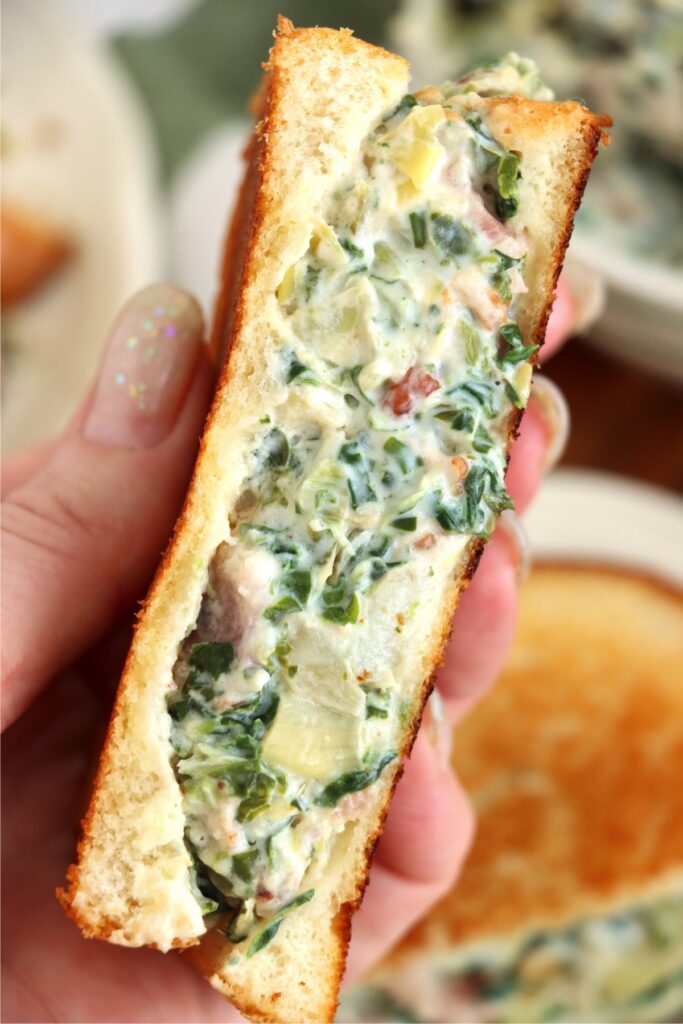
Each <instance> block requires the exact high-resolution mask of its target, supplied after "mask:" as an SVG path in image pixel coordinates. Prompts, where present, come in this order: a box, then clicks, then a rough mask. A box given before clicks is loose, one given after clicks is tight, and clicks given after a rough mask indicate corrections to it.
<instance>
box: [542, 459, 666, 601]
mask: <svg viewBox="0 0 683 1024" xmlns="http://www.w3.org/2000/svg"><path fill="white" fill-rule="evenodd" d="M524 524H525V526H526V528H527V532H528V534H529V539H530V541H531V551H532V554H533V556H534V557H536V558H544V559H562V560H568V559H571V560H577V561H589V562H597V563H600V564H603V565H605V564H611V565H619V566H624V567H628V568H632V569H637V570H644V571H647V572H649V573H651V574H654V575H656V576H659V577H661V578H662V579H665V580H668V581H670V582H672V583H677V584H678V585H680V586H683V501H681V500H680V499H679V498H677V497H676V496H675V495H674V494H671V493H669V492H668V491H663V490H660V489H659V488H656V487H650V486H646V485H645V484H641V483H635V482H634V481H632V480H627V479H625V478H624V477H619V476H613V475H611V474H608V473H598V472H592V471H590V470H576V469H562V470H556V472H554V473H552V474H551V475H550V476H549V477H548V479H547V480H546V481H545V482H544V484H543V487H542V488H541V491H540V493H539V496H538V498H537V499H536V501H535V502H534V504H533V505H532V507H531V509H530V510H529V512H528V513H527V515H526V517H525V520H524Z"/></svg>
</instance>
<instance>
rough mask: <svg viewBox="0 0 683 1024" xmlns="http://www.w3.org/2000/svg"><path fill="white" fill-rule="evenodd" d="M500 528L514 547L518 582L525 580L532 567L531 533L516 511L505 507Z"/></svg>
mask: <svg viewBox="0 0 683 1024" xmlns="http://www.w3.org/2000/svg"><path fill="white" fill-rule="evenodd" d="M498 528H499V529H500V530H502V531H503V533H504V534H505V539H506V540H507V542H508V544H509V545H510V547H511V548H512V551H513V553H514V558H515V564H516V566H517V571H516V575H517V584H518V586H519V585H520V584H521V583H523V582H524V580H525V579H526V578H527V576H528V575H529V569H530V568H531V546H530V544H529V535H528V534H527V532H526V530H525V529H524V524H523V523H522V520H521V519H520V518H519V516H518V515H517V513H516V512H513V511H512V509H509V508H508V509H505V511H504V512H502V513H501V515H500V517H499V519H498Z"/></svg>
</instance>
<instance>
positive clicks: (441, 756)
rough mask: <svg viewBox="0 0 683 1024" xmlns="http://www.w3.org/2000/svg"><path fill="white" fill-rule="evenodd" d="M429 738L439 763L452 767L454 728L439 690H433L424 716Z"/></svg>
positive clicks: (424, 725)
mask: <svg viewBox="0 0 683 1024" xmlns="http://www.w3.org/2000/svg"><path fill="white" fill-rule="evenodd" d="M422 725H423V727H424V730H425V733H426V736H427V739H428V740H429V742H430V744H431V745H432V748H433V749H434V751H435V752H436V756H437V758H438V760H439V764H441V765H443V767H444V768H447V767H450V763H451V748H452V746H453V729H452V726H451V724H450V722H449V721H448V718H447V716H446V710H445V708H444V706H443V701H442V700H441V696H440V694H439V691H438V690H432V692H431V695H430V697H429V700H428V701H427V703H426V705H425V711H424V715H423V716H422Z"/></svg>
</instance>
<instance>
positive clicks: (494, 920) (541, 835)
mask: <svg viewBox="0 0 683 1024" xmlns="http://www.w3.org/2000/svg"><path fill="white" fill-rule="evenodd" d="M682 665H683V594H681V592H680V591H677V590H675V589H674V588H673V587H671V588H670V587H669V586H668V585H665V584H662V583H661V582H659V581H657V580H653V579H650V578H648V577H647V576H641V575H637V574H635V573H631V572H628V571H620V570H617V569H612V568H609V569H608V568H602V567H599V566H587V565H571V564H570V565H540V566H538V567H536V568H534V570H533V572H532V574H531V576H530V577H529V579H528V580H527V581H526V583H525V584H524V587H523V589H522V592H521V608H520V618H519V624H518V630H517V636H516V639H515V644H514V648H513V651H512V655H511V658H510V660H509V663H508V665H507V667H506V668H505V671H504V672H503V674H502V676H501V678H500V679H499V680H498V682H497V684H496V687H495V689H494V690H492V692H491V693H490V694H489V695H488V696H487V697H486V698H485V699H484V700H483V701H482V703H481V704H480V705H479V706H478V707H477V708H476V709H475V711H474V712H473V714H472V715H471V716H469V717H468V718H467V720H466V721H464V722H463V723H462V725H461V726H459V727H458V729H457V731H456V734H455V742H454V752H453V765H454V768H455V769H456V771H457V772H458V774H459V776H460V778H461V779H462V781H463V784H464V785H465V787H466V788H467V790H468V792H469V793H470V795H471V797H472V800H473V802H474V805H475V808H476V812H477V819H478V827H477V835H476V837H475V841H474V846H473V848H472V851H471V853H470V856H469V859H468V861H467V863H466V864H465V868H464V871H463V873H462V875H461V877H460V878H459V880H458V884H457V887H455V888H453V890H452V891H451V892H450V893H449V894H448V895H447V896H446V897H444V899H443V900H442V901H441V902H440V903H439V904H438V905H437V906H436V907H435V908H434V909H433V910H432V911H431V912H430V914H429V915H427V916H426V917H425V918H424V919H423V920H422V921H421V922H420V923H419V924H418V925H417V926H416V927H415V928H414V929H413V930H412V932H410V933H409V935H408V936H407V937H406V938H405V939H404V940H403V941H402V943H401V944H400V945H399V946H398V947H397V949H396V950H394V952H393V953H392V954H390V956H389V957H388V958H387V959H386V960H385V961H384V963H383V964H381V965H380V966H379V967H378V968H377V969H376V971H375V972H374V974H373V979H372V980H373V982H374V983H375V984H377V985H378V986H379V987H380V988H383V989H384V990H385V991H388V992H390V993H391V995H392V997H393V998H394V999H395V1000H396V1001H397V1002H398V1003H401V1004H404V1005H405V1006H406V1007H407V1008H410V1009H412V1011H413V1012H414V1013H415V1014H416V1019H420V1020H422V1019H424V1020H448V1021H459V1020H467V1021H470V1020H479V1019H484V1018H482V1017H480V1016H479V1013H480V1012H481V1007H480V1005H479V999H480V997H481V993H480V992H478V991H477V987H476V984H474V985H472V984H470V985H468V982H467V980H466V978H463V975H464V974H465V973H466V972H467V969H468V968H469V967H471V966H474V967H475V968H476V971H475V972H474V973H477V972H478V975H479V978H480V979H481V981H482V988H483V987H484V978H485V975H486V972H487V970H488V971H491V972H493V971H496V970H499V971H500V972H501V974H503V973H505V968H506V967H508V973H509V972H510V968H511V967H512V965H514V963H515V960H516V959H517V958H518V956H519V952H520V950H522V949H523V948H524V946H525V944H526V943H527V942H529V941H530V940H532V939H533V938H534V937H536V938H538V937H539V936H544V935H547V936H549V938H550V940H551V941H552V937H553V935H555V936H557V937H558V938H557V940H556V946H555V948H562V941H563V940H562V938H561V936H562V935H567V934H569V935H571V933H572V931H573V933H574V934H576V932H577V928H578V927H580V925H581V922H582V921H583V920H585V921H594V920H597V921H598V923H599V922H600V921H601V919H609V918H610V917H614V916H617V917H619V916H621V929H622V931H621V934H626V932H625V928H626V922H625V918H626V915H628V914H629V913H638V912H640V910H641V909H645V910H647V909H648V907H652V906H657V905H662V904H663V903H665V902H666V901H671V902H672V904H673V905H677V906H678V907H679V910H678V918H679V920H680V906H681V900H682V899H683V788H682V787H681V786H680V765H681V763H683V715H682V714H681V710H682V709H681V702H682V701H683V694H682V691H681V666H682ZM676 900H678V904H675V901H676ZM616 923H617V924H619V921H617V922H616ZM603 934H604V936H605V937H604V938H603V942H602V944H600V942H597V944H596V945H595V946H594V947H591V948H590V949H589V951H588V961H587V962H586V961H579V960H578V959H577V958H576V957H574V959H573V968H572V972H573V973H572V974H571V982H570V997H569V998H567V993H566V992H563V991H561V983H562V976H563V975H562V970H561V969H560V970H559V971H558V974H559V978H560V992H559V995H558V991H557V989H556V990H555V992H554V994H553V995H551V996H550V997H548V994H547V993H544V992H543V988H542V986H543V982H544V979H545V980H547V981H548V982H551V981H552V978H553V972H552V963H553V961H552V959H548V961H547V962H546V973H545V975H543V974H540V975H532V974H531V973H529V974H528V981H529V990H528V991H527V992H526V993H524V992H523V991H521V990H522V989H523V988H524V973H523V971H522V972H521V974H520V975H518V976H517V983H516V984H514V985H511V986H510V990H509V991H508V992H504V991H502V990H501V991H500V993H499V994H497V995H496V996H495V997H494V998H496V999H498V998H500V999H501V1000H505V999H507V998H508V997H509V999H510V1004H509V1005H503V1003H496V1004H495V1009H492V1007H491V1006H489V1009H488V1013H489V1014H493V1015H494V1016H495V1019H500V1020H525V1021H526V1020H528V1021H534V1020H539V1019H547V1018H543V1016H542V1014H543V1011H544V1009H547V1007H548V1006H551V1005H556V1006H557V1007H558V1008H557V1009H555V1011H554V1014H553V1017H552V1019H553V1020H578V1019H582V1020H594V1021H601V1020H620V1021H621V1020H623V1021H626V1020H638V1021H642V1020H668V1019H670V1017H669V1014H673V1013H674V1012H675V1011H676V1010H677V1009H678V1008H679V1007H680V1001H678V1002H677V1001H676V991H674V989H675V988H676V985H675V979H676V978H679V981H678V984H679V985H680V976H679V972H680V962H681V961H680V953H681V943H683V929H679V936H678V941H679V946H678V953H677V955H678V960H677V961H675V963H674V966H673V967H672V965H671V954H673V955H674V956H676V951H675V949H674V944H673V942H671V943H670V944H668V943H667V942H664V941H661V939H660V941H659V944H658V945H657V946H656V955H655V957H654V958H652V959H653V961H654V962H653V963H650V958H648V957H647V956H644V957H643V956H642V950H640V949H639V947H638V943H637V942H636V941H634V938H636V939H637V938H638V933H637V932H636V933H635V936H633V934H632V940H631V942H630V943H629V942H626V943H624V944H623V945H622V946H620V947H619V946H618V947H617V948H618V950H619V953H620V955H622V956H623V957H624V961H623V963H620V961H619V957H618V956H617V957H615V958H614V959H613V960H610V961H609V962H608V963H607V969H606V971H605V974H601V973H600V969H599V955H600V953H601V951H603V950H606V949H607V950H608V952H612V955H613V951H610V950H609V949H608V946H607V939H606V935H607V934H608V933H607V930H606V929H605V930H604V933H603ZM613 934H614V935H615V936H617V937H618V935H619V932H618V929H616V928H615V929H614V931H613ZM671 939H673V936H671ZM570 941H571V939H570ZM574 941H576V939H575V940H574ZM566 942H567V939H565V940H564V943H565V945H566ZM508 950H509V954H508ZM536 952H537V954H538V945H537V946H536ZM634 954H638V955H639V963H634V962H633V961H629V960H628V959H627V958H628V957H629V956H631V955H634ZM641 957H642V959H641ZM667 962H668V968H667ZM643 964H645V968H646V969H645V971H644V972H643ZM651 967H652V968H653V969H655V970H661V971H662V972H663V974H662V975H656V976H655V977H654V978H653V977H652V976H651V975H650V974H649V968H651ZM667 969H668V970H669V971H671V976H672V981H673V982H674V983H673V984H672V986H671V990H670V991H668V992H667V991H665V990H663V989H662V986H661V985H659V987H655V985H654V981H661V979H662V978H664V979H665V980H666V977H667V975H666V971H667ZM529 971H530V969H529ZM459 972H460V981H459V979H458V974H459ZM625 973H627V974H628V985H627V986H625V985H624V978H623V975H624V974H625ZM641 974H642V977H641ZM566 977H567V976H566V974H565V975H564V978H565V980H566ZM439 979H443V982H441V981H439ZM610 981H611V984H610ZM631 986H633V988H631ZM491 989H492V990H493V979H492V980H491ZM650 990H651V991H650ZM677 991H678V999H679V1000H680V988H678V989H677ZM530 995H532V996H534V1000H532V1001H531V1002H529V1001H527V1002H525V1003H521V1002H520V1000H521V999H525V1000H528V999H529V998H530ZM622 997H623V999H624V1002H623V1003H621V1002H620V999H621V998H622ZM634 997H637V998H634ZM539 998H541V999H543V998H545V999H546V1002H545V1004H544V1003H543V1002H539V1001H538V1000H539ZM650 998H651V1000H652V1005H651V1006H648V1007H646V1005H645V1003H646V1000H648V999H650ZM667 998H668V999H669V1002H668V1004H665V1003H662V1002H661V1001H660V1000H661V999H665V1000H666V999H667ZM610 1000H612V1002H611V1003H610ZM672 1000H673V1001H672ZM513 1002H514V1003H515V1006H516V1009H513ZM523 1007H525V1009H526V1013H525V1012H524V1008H523ZM655 1007H656V1009H655ZM538 1013H540V1014H541V1016H537V1014H538ZM345 1019H346V1018H345ZM367 1019H368V1017H367V1016H363V1020H367ZM373 1019H374V1018H373ZM377 1019H384V1017H383V1016H378V1017H377Z"/></svg>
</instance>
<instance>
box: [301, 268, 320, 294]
mask: <svg viewBox="0 0 683 1024" xmlns="http://www.w3.org/2000/svg"><path fill="white" fill-rule="evenodd" d="M319 277H320V267H312V266H311V264H310V263H309V264H308V266H307V267H306V272H305V274H304V295H305V296H306V302H308V300H309V299H310V298H311V296H312V295H313V292H314V291H315V289H316V287H317V285H318V278H319Z"/></svg>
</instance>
